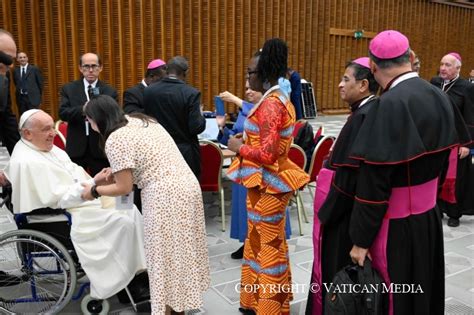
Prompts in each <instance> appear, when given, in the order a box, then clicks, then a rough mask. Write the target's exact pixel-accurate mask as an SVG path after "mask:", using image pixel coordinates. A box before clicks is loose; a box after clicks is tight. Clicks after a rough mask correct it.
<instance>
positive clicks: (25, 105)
mask: <svg viewBox="0 0 474 315" xmlns="http://www.w3.org/2000/svg"><path fill="white" fill-rule="evenodd" d="M17 106H18V112H19V114H20V116H21V115H22V114H23V113H24V112H26V111H27V110H30V109H33V108H39V106H34V105H33V104H31V102H30V98H29V97H28V94H17Z"/></svg>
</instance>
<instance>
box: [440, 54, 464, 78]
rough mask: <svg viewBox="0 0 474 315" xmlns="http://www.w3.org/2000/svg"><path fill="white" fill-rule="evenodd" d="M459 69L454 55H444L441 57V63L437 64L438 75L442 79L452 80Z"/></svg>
mask: <svg viewBox="0 0 474 315" xmlns="http://www.w3.org/2000/svg"><path fill="white" fill-rule="evenodd" d="M460 70H461V67H460V66H459V62H458V61H457V59H456V58H455V57H454V56H451V55H446V56H444V57H443V59H441V63H440V65H439V76H440V77H441V78H442V79H443V80H452V79H454V78H455V77H456V76H457V75H458V74H459V71H460Z"/></svg>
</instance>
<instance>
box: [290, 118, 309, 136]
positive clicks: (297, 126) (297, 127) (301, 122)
mask: <svg viewBox="0 0 474 315" xmlns="http://www.w3.org/2000/svg"><path fill="white" fill-rule="evenodd" d="M305 124H306V120H305V119H298V120H297V121H296V122H295V125H294V128H293V134H292V136H293V138H295V137H296V136H297V135H298V131H300V129H301V127H303V126H304V125H305Z"/></svg>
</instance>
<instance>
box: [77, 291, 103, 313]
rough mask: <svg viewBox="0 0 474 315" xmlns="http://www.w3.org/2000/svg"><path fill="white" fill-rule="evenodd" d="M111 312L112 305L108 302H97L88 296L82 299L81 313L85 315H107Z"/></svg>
mask: <svg viewBox="0 0 474 315" xmlns="http://www.w3.org/2000/svg"><path fill="white" fill-rule="evenodd" d="M109 310H110V304H109V301H107V300H96V299H93V298H92V297H91V295H90V294H87V295H86V296H84V297H83V298H82V301H81V311H82V314H84V315H91V314H96V315H107V314H108V313H109Z"/></svg>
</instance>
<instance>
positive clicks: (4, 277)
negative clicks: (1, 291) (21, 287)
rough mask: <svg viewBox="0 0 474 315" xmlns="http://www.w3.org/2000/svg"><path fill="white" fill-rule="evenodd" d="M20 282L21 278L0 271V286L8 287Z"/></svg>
mask: <svg viewBox="0 0 474 315" xmlns="http://www.w3.org/2000/svg"><path fill="white" fill-rule="evenodd" d="M20 283H21V278H19V277H17V276H13V275H9V274H7V273H6V272H4V271H0V287H9V286H12V285H17V284H20Z"/></svg>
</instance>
